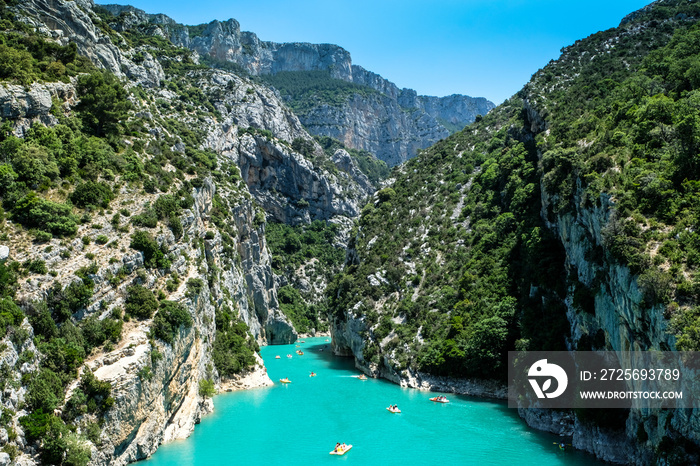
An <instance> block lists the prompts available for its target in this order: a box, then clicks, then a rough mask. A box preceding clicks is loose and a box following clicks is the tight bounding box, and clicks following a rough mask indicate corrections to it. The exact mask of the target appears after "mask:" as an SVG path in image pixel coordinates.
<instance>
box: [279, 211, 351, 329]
mask: <svg viewBox="0 0 700 466" xmlns="http://www.w3.org/2000/svg"><path fill="white" fill-rule="evenodd" d="M337 234H338V226H337V225H335V224H333V223H330V222H324V221H321V220H315V221H313V222H312V223H311V224H309V225H297V226H293V227H292V226H290V225H285V224H282V223H268V224H267V227H266V237H267V245H268V247H269V248H270V252H271V253H272V268H273V270H274V271H275V272H276V273H278V274H284V275H286V276H287V278H288V280H289V281H290V282H291V283H293V282H294V276H295V272H296V271H297V270H299V269H300V268H301V267H303V268H304V275H305V276H306V278H307V279H308V280H309V281H311V282H317V281H320V282H324V283H328V282H330V280H331V278H332V277H333V276H334V275H335V274H336V273H338V272H339V271H340V269H341V267H342V265H343V261H344V260H345V250H344V249H343V248H342V247H341V246H339V245H337V240H336V236H337ZM278 298H279V301H280V308H281V309H282V312H284V314H285V315H286V316H287V317H289V318H290V319H291V321H292V323H293V324H294V327H295V328H296V329H297V331H299V332H308V331H310V330H311V329H312V328H313V329H316V330H325V329H327V323H326V322H325V315H326V305H325V302H324V301H322V300H320V299H319V298H321V296H317V295H315V293H314V292H313V291H312V292H311V293H309V294H308V295H305V296H302V295H301V294H300V293H299V291H298V290H296V289H294V288H293V287H292V286H285V287H283V288H281V289H280V290H279V293H278Z"/></svg>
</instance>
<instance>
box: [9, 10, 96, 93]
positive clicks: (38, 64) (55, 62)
mask: <svg viewBox="0 0 700 466" xmlns="http://www.w3.org/2000/svg"><path fill="white" fill-rule="evenodd" d="M0 7H1V8H2V26H0V27H2V29H3V30H4V33H3V34H1V35H0V80H2V81H10V82H15V83H17V84H22V85H25V86H26V85H29V84H31V83H33V82H37V81H44V82H55V81H63V82H68V81H69V79H70V77H72V76H76V75H77V74H78V73H81V72H85V71H90V70H93V69H94V65H93V64H92V63H91V62H90V60H88V59H87V58H86V57H83V56H80V55H78V47H77V46H76V44H74V43H70V44H67V45H65V46H61V45H58V44H57V43H56V42H53V41H47V40H44V38H42V37H41V36H40V35H39V34H37V33H35V32H33V31H32V30H31V29H30V28H29V27H28V26H26V25H25V24H24V23H21V22H18V21H16V20H15V19H14V15H12V14H8V12H7V10H6V9H5V4H3V5H0Z"/></svg>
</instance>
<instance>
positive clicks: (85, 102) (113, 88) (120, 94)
mask: <svg viewBox="0 0 700 466" xmlns="http://www.w3.org/2000/svg"><path fill="white" fill-rule="evenodd" d="M77 94H78V95H79V96H80V102H79V103H78V105H77V106H76V110H78V112H79V113H80V117H81V118H82V120H83V124H84V125H85V127H86V128H87V129H88V130H89V131H91V132H92V133H94V134H96V135H98V136H103V135H109V134H112V135H116V134H119V132H120V124H121V122H122V121H124V120H126V118H127V116H128V112H129V110H131V108H132V105H131V102H129V100H128V99H127V97H128V92H127V91H126V89H124V86H122V83H121V82H120V81H119V79H118V78H117V77H116V76H114V75H113V74H112V73H110V72H108V71H93V72H91V73H90V74H88V75H84V76H81V77H80V78H79V79H78V87H77Z"/></svg>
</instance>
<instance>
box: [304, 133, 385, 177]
mask: <svg viewBox="0 0 700 466" xmlns="http://www.w3.org/2000/svg"><path fill="white" fill-rule="evenodd" d="M314 139H316V141H317V142H318V143H319V144H320V145H321V147H323V150H324V151H325V152H326V155H327V156H328V157H329V158H330V157H332V156H333V154H334V153H335V151H337V150H338V149H345V150H346V151H347V153H348V154H350V156H351V157H352V158H353V159H355V162H356V163H357V166H358V168H359V169H360V171H361V172H362V173H364V174H365V176H367V178H368V179H369V181H371V182H372V184H373V185H375V186H378V185H379V182H381V181H382V180H384V179H386V178H387V177H388V176H389V173H390V169H389V167H388V166H387V164H386V162H384V161H383V160H379V159H378V158H376V157H375V156H374V155H372V154H371V153H370V152H367V151H366V150H357V149H351V148H349V147H345V145H343V143H341V142H340V141H338V140H336V139H333V138H330V137H328V136H314ZM292 147H294V143H292Z"/></svg>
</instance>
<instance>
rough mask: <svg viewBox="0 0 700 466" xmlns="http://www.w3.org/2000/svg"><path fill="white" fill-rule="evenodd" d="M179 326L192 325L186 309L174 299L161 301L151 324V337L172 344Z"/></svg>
mask: <svg viewBox="0 0 700 466" xmlns="http://www.w3.org/2000/svg"><path fill="white" fill-rule="evenodd" d="M180 327H184V328H190V327H192V316H190V314H189V312H187V309H185V307H184V306H183V305H182V304H179V303H176V302H174V301H166V300H163V301H161V302H160V308H159V309H158V313H157V314H156V316H155V317H154V318H153V325H152V326H151V335H152V336H153V338H157V339H159V340H163V341H164V342H166V343H170V344H172V342H173V340H174V338H175V335H176V334H177V333H178V332H179V331H180Z"/></svg>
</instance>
